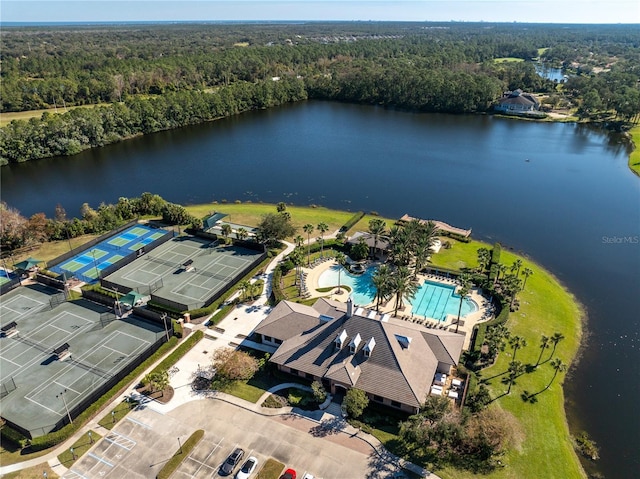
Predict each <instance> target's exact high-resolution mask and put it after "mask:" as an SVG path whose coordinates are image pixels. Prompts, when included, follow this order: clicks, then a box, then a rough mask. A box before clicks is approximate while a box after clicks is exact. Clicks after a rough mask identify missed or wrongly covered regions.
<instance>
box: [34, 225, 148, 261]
mask: <svg viewBox="0 0 640 479" xmlns="http://www.w3.org/2000/svg"><path fill="white" fill-rule="evenodd" d="M137 224H138V220H131V221H129V222H128V223H125V224H124V225H122V226H118V227H117V228H116V229H113V230H111V231H109V232H107V233H105V234H103V235H101V236H98V237H97V238H94V239H92V240H91V241H89V242H88V243H84V244H82V245H80V246H78V247H77V248H73V249H72V250H71V251H68V252H66V253H63V254H61V255H60V256H58V257H57V258H54V259H52V260H51V261H47V269H51V268H53V267H54V266H56V265H59V264H60V263H62V262H63V261H66V260H68V259H69V258H73V257H74V256H76V255H78V254H80V253H82V252H83V251H86V250H88V249H89V248H91V247H93V246H95V245H97V244H98V243H101V242H103V241H104V240H106V239H108V238H111V237H112V236H116V235H117V234H118V233H121V232H123V231H124V230H126V229H128V228H131V227H132V226H134V225H137Z"/></svg>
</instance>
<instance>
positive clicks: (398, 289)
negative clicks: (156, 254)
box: [391, 266, 418, 316]
mask: <svg viewBox="0 0 640 479" xmlns="http://www.w3.org/2000/svg"><path fill="white" fill-rule="evenodd" d="M391 284H392V288H393V289H392V291H393V294H395V296H396V303H395V306H394V311H393V315H394V316H397V315H398V309H400V308H401V307H402V305H403V302H402V300H403V299H412V298H413V297H414V296H415V295H416V292H417V291H418V282H417V281H416V280H415V278H414V277H413V275H412V274H411V271H409V268H407V267H406V266H401V267H400V268H398V270H397V271H396V273H395V274H394V275H393V280H392V282H391Z"/></svg>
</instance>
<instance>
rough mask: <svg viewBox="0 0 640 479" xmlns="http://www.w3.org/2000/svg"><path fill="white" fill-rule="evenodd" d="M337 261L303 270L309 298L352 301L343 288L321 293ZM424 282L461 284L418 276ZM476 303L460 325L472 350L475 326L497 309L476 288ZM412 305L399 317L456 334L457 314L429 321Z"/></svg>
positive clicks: (387, 306) (384, 309)
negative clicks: (322, 283)
mask: <svg viewBox="0 0 640 479" xmlns="http://www.w3.org/2000/svg"><path fill="white" fill-rule="evenodd" d="M335 265H336V262H335V261H334V260H333V259H328V260H326V261H323V262H321V263H320V264H318V265H316V266H314V267H311V268H307V267H303V268H302V272H303V273H304V274H305V275H306V279H305V284H306V286H307V291H308V293H309V296H308V297H309V298H320V297H330V298H331V299H333V300H336V301H341V302H344V303H346V302H347V299H349V295H350V291H347V290H346V289H344V288H342V291H341V292H340V293H338V292H337V291H338V287H335V288H334V289H333V290H331V291H329V292H328V293H327V292H325V293H319V292H318V291H317V290H316V289H317V288H318V284H319V279H320V275H321V274H322V273H324V272H325V271H326V270H328V269H329V268H331V267H332V266H335ZM424 281H432V282H436V283H441V284H445V285H448V286H459V284H458V283H457V282H456V281H454V280H451V279H448V278H444V277H441V276H436V275H424V274H419V275H418V283H419V284H422V283H423V282H424ZM467 297H468V298H469V299H471V300H472V301H473V302H475V303H476V304H477V305H478V311H476V312H473V313H470V314H468V315H466V316H464V317H462V318H460V326H459V327H458V332H459V333H461V334H464V335H465V340H464V345H463V348H464V349H468V348H469V342H470V340H471V332H472V331H473V327H474V326H475V325H476V324H477V323H480V322H483V321H488V320H489V319H492V318H493V317H494V316H493V309H492V307H491V305H490V303H489V300H488V299H487V298H486V297H485V296H482V294H481V292H480V289H479V288H473V289H472V290H471V291H470V293H469V295H468V296H467ZM394 301H395V300H394V299H391V300H389V301H388V302H387V303H384V304H381V305H380V312H381V313H393V305H394ZM358 306H363V307H365V308H367V307H368V308H367V309H374V308H375V304H374V303H371V304H369V305H358ZM411 309H412V306H411V305H410V304H405V306H404V307H403V308H400V309H399V310H398V318H400V319H404V320H407V321H411V322H414V323H419V324H422V325H424V326H425V327H427V328H435V329H448V330H449V331H455V328H456V321H457V319H458V317H457V315H452V314H449V315H447V318H446V320H445V321H438V320H436V319H433V318H426V317H424V316H418V315H414V314H412V311H411Z"/></svg>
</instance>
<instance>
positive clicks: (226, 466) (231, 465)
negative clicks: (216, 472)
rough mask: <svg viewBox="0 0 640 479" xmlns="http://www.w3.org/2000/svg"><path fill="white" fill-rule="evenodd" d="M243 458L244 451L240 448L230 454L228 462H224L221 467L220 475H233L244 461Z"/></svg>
mask: <svg viewBox="0 0 640 479" xmlns="http://www.w3.org/2000/svg"><path fill="white" fill-rule="evenodd" d="M243 456H244V451H243V450H242V449H240V448H239V447H236V448H235V449H234V450H233V452H232V453H231V454H229V457H227V460H226V461H224V463H223V464H222V466H220V473H221V474H224V475H225V476H228V475H229V474H231V473H232V472H233V470H234V469H235V467H236V466H237V465H238V463H239V462H240V461H241V460H242V457H243Z"/></svg>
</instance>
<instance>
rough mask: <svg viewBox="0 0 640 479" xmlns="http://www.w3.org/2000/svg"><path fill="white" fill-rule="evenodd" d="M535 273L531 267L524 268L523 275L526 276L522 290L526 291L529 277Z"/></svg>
mask: <svg viewBox="0 0 640 479" xmlns="http://www.w3.org/2000/svg"><path fill="white" fill-rule="evenodd" d="M532 274H533V271H532V270H530V269H529V268H525V269H523V270H522V276H524V283H523V284H522V290H523V291H524V287H525V286H526V285H527V279H529V276H531V275H532Z"/></svg>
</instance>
